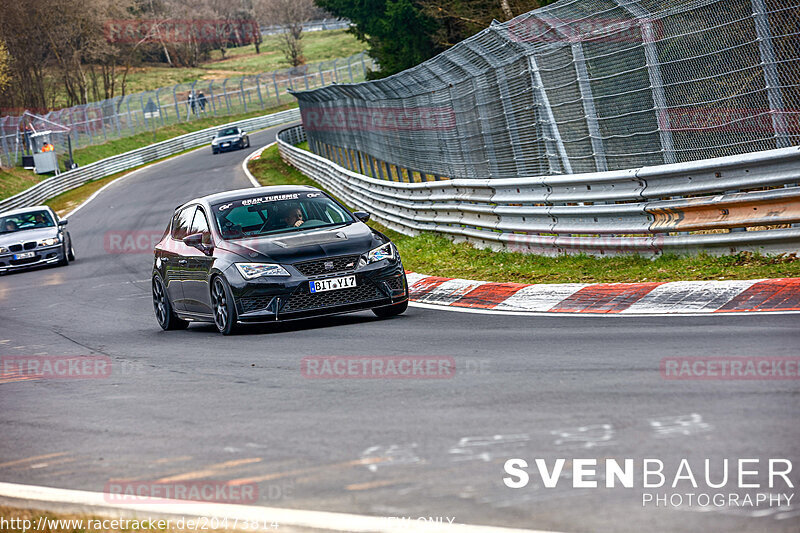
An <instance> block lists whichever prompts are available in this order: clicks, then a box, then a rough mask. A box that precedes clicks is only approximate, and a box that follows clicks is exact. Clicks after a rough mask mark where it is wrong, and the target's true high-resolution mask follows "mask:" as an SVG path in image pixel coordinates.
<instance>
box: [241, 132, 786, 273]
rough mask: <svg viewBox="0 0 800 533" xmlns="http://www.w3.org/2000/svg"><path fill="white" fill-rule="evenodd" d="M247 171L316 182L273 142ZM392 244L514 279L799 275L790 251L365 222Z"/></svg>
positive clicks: (434, 266) (409, 262) (406, 257)
mask: <svg viewBox="0 0 800 533" xmlns="http://www.w3.org/2000/svg"><path fill="white" fill-rule="evenodd" d="M250 171H251V172H252V173H253V175H254V176H255V177H256V179H258V181H259V182H260V183H261V184H263V185H281V184H290V185H314V186H317V187H319V185H318V184H317V183H316V182H314V181H313V180H311V179H310V178H308V177H306V176H304V175H303V174H301V173H300V172H299V171H298V170H296V169H295V168H293V167H291V166H289V165H287V164H286V163H284V162H283V160H282V159H281V157H280V154H279V153H278V147H277V146H273V147H271V148H268V149H267V150H265V151H264V152H263V154H262V155H261V158H260V159H256V160H254V161H252V162H251V163H250ZM369 224H370V225H371V226H372V227H374V228H376V229H378V230H379V231H381V232H383V233H385V234H387V235H388V236H389V237H390V238H391V239H392V240H393V241H394V243H395V244H396V245H397V248H398V249H399V250H400V255H401V256H402V257H403V264H404V265H405V267H406V268H407V269H409V270H413V271H415V272H420V273H424V274H430V275H435V276H444V277H452V278H465V279H475V280H483V281H502V282H517V283H604V282H607V283H611V282H641V281H683V280H726V279H728V280H730V279H757V278H785V277H800V258H798V257H797V256H796V255H795V254H791V255H782V256H764V255H760V254H752V253H749V252H743V253H739V254H736V255H729V256H722V257H714V256H709V255H705V254H700V255H697V256H678V255H663V256H660V257H657V258H656V259H649V258H646V257H639V256H618V257H591V256H588V255H565V256H560V257H544V256H538V255H531V254H521V253H516V252H493V251H491V250H482V249H478V248H474V247H473V246H472V245H470V244H465V243H458V244H456V243H453V242H451V241H450V240H449V239H448V238H446V237H444V236H440V235H437V234H433V233H424V234H422V235H418V236H416V237H409V236H406V235H402V234H400V233H397V232H394V231H391V230H388V229H386V228H384V227H382V226H381V225H380V224H378V223H376V222H373V221H370V223H369Z"/></svg>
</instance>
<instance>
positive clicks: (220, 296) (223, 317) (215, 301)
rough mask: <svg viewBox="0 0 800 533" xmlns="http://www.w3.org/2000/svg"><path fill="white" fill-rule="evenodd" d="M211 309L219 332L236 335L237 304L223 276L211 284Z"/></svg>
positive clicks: (217, 277)
mask: <svg viewBox="0 0 800 533" xmlns="http://www.w3.org/2000/svg"><path fill="white" fill-rule="evenodd" d="M211 309H212V310H213V311H214V325H215V326H217V331H219V332H220V333H222V334H223V335H231V334H233V333H236V331H237V329H238V328H237V325H236V303H235V302H234V300H233V295H232V294H231V288H230V287H229V286H228V282H227V281H225V278H223V277H222V276H216V277H215V278H214V281H213V282H212V283H211Z"/></svg>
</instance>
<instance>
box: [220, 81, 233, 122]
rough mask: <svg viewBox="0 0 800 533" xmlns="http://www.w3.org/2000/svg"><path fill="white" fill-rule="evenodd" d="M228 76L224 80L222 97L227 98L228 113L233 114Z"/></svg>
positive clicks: (226, 107)
mask: <svg viewBox="0 0 800 533" xmlns="http://www.w3.org/2000/svg"><path fill="white" fill-rule="evenodd" d="M227 86H228V78H225V81H223V82H222V97H223V98H224V99H225V109H227V113H226V114H227V115H230V114H231V103H230V99H229V97H228V88H227Z"/></svg>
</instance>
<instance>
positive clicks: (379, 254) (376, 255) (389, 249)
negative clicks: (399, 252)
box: [367, 242, 396, 263]
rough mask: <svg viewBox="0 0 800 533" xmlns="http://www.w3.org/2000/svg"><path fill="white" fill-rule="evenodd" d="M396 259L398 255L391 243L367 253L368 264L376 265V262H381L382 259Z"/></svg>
mask: <svg viewBox="0 0 800 533" xmlns="http://www.w3.org/2000/svg"><path fill="white" fill-rule="evenodd" d="M395 257H396V254H395V251H394V245H392V243H390V242H387V243H386V244H382V245H380V246H378V247H377V248H374V249H372V250H370V251H369V253H367V263H375V262H376V261H380V260H382V259H394V258H395Z"/></svg>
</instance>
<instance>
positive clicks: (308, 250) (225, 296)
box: [152, 186, 408, 335]
mask: <svg viewBox="0 0 800 533" xmlns="http://www.w3.org/2000/svg"><path fill="white" fill-rule="evenodd" d="M368 219H369V214H367V213H363V212H356V213H350V211H348V210H347V208H345V207H344V206H343V205H341V204H340V203H339V202H337V201H336V200H334V199H333V198H331V197H330V196H328V195H327V194H325V193H324V192H322V191H320V190H319V189H316V188H314V187H298V186H279V187H261V188H257V189H242V190H237V191H229V192H224V193H219V194H214V195H211V196H205V197H203V198H198V199H195V200H192V201H190V202H187V203H186V204H183V205H181V206H179V207H178V208H177V209H176V210H175V214H174V216H173V217H172V221H171V222H170V225H169V226H168V228H167V230H166V232H165V233H164V237H163V238H162V239H161V241H160V242H159V243H158V244H157V245H156V248H155V264H154V266H153V283H152V285H153V306H154V307H155V312H156V318H157V319H158V323H159V324H160V325H161V327H162V328H163V329H182V328H185V327H186V326H187V325H188V324H189V321H199V322H213V323H214V324H216V326H217V329H219V331H220V332H222V333H223V334H226V335H227V334H230V333H232V332H233V331H234V330H235V329H236V328H237V326H238V325H239V324H243V323H249V322H274V321H278V320H290V319H296V318H305V317H309V316H319V315H329V314H338V313H348V312H352V311H361V310H365V309H372V311H373V312H374V313H375V314H376V315H378V316H380V317H387V316H394V315H398V314H400V313H402V312H403V311H405V310H406V308H407V307H408V283H407V281H406V275H405V272H404V270H403V264H402V263H401V261H400V256H399V254H398V253H397V248H396V247H395V246H394V244H392V242H391V241H390V240H389V239H388V238H387V237H386V236H385V235H383V234H382V233H380V232H378V231H376V230H374V229H371V228H370V227H369V226H367V225H366V224H364V222H366V221H367V220H368Z"/></svg>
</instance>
